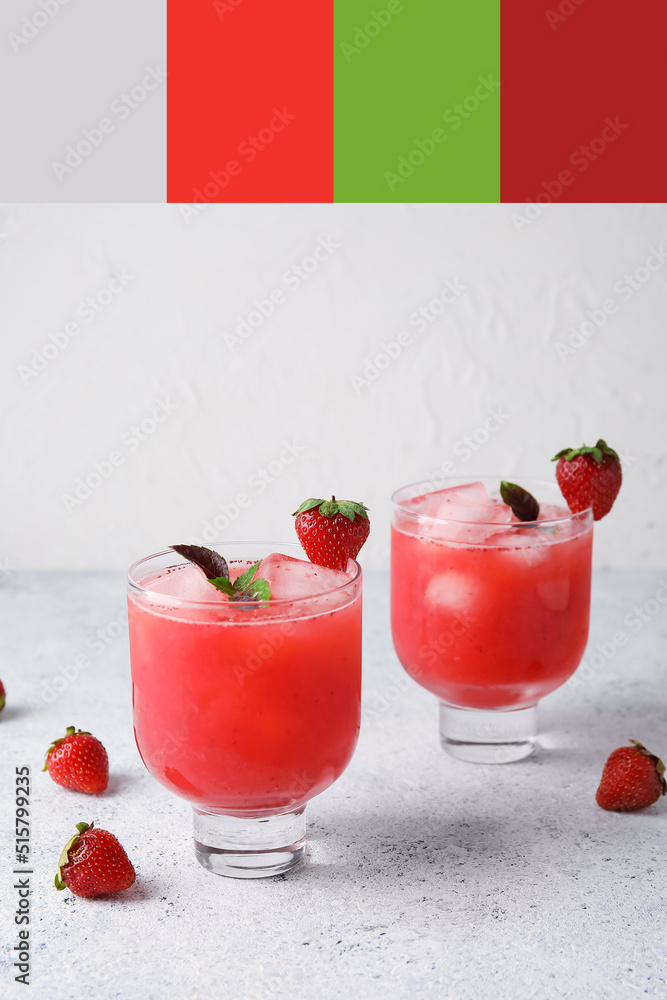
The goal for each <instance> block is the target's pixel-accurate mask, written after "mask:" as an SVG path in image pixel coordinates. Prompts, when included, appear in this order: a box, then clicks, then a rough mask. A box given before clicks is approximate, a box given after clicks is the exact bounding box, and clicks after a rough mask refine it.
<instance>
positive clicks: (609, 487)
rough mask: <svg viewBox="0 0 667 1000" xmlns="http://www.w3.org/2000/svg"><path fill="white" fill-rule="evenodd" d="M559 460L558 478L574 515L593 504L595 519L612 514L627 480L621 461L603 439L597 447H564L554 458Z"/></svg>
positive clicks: (553, 460)
mask: <svg viewBox="0 0 667 1000" xmlns="http://www.w3.org/2000/svg"><path fill="white" fill-rule="evenodd" d="M551 461H552V462H558V465H557V466H556V479H557V480H558V485H559V486H560V490H561V493H562V494H563V496H564V497H565V500H566V501H567V505H568V507H569V508H570V510H571V511H572V513H573V514H577V513H579V511H582V510H586V508H587V507H591V506H592V507H593V520H594V521H599V520H600V518H602V517H604V516H605V514H608V513H609V511H610V510H611V508H612V505H613V503H614V500H615V499H616V497H617V496H618V491H619V490H620V488H621V483H622V481H623V473H622V471H621V461H620V459H619V457H618V455H617V453H616V452H615V451H614V449H613V448H610V447H609V445H608V444H607V442H606V441H604V440H603V439H602V438H600V440H599V441H598V442H597V444H596V445H595V447H593V448H589V447H588V446H587V445H582V446H581V448H563V450H562V451H559V452H558V454H557V455H554V457H553V458H552V459H551Z"/></svg>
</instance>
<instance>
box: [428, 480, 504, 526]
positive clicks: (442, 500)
mask: <svg viewBox="0 0 667 1000" xmlns="http://www.w3.org/2000/svg"><path fill="white" fill-rule="evenodd" d="M420 499H421V500H422V504H421V505H420V513H422V514H425V515H426V516H427V517H444V518H451V519H452V520H455V521H471V520H479V518H477V517H476V514H475V511H476V508H478V507H485V506H486V505H487V504H488V503H489V498H488V496H487V493H486V490H485V489H484V486H483V484H482V483H467V484H466V485H465V486H449V487H447V489H444V490H436V491H435V492H434V493H427V494H426V495H425V496H424V497H422V498H420Z"/></svg>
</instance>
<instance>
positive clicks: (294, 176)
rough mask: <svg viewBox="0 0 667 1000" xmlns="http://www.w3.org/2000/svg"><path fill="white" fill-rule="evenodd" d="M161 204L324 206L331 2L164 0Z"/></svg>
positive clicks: (329, 159) (329, 148)
mask: <svg viewBox="0 0 667 1000" xmlns="http://www.w3.org/2000/svg"><path fill="white" fill-rule="evenodd" d="M167 69H168V73H169V75H168V80H167V107H168V111H167V201H169V202H296V201H306V202H308V201H311V202H322V201H332V200H333V0H290V2H289V3H287V4H283V3H276V2H275V0H188V2H187V3H186V2H185V0H168V3H167Z"/></svg>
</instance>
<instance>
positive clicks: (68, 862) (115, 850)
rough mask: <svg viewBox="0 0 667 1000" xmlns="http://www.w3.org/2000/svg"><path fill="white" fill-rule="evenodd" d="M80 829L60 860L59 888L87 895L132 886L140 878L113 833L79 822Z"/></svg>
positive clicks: (102, 894)
mask: <svg viewBox="0 0 667 1000" xmlns="http://www.w3.org/2000/svg"><path fill="white" fill-rule="evenodd" d="M76 828H77V830H78V833H76V834H75V835H74V836H73V837H72V839H71V840H70V841H68V842H67V844H66V845H65V847H64V849H63V852H62V854H61V855H60V859H59V861H58V873H57V875H56V877H55V886H56V889H65V888H67V889H70V890H71V892H73V893H74V895H75V896H84V897H87V898H91V897H93V896H106V895H107V894H108V893H111V892H123V890H124V889H129V888H130V886H131V885H132V884H133V882H134V880H135V877H136V876H135V872H134V867H133V865H132V862H131V861H130V859H129V858H128V856H127V854H126V853H125V851H124V849H123V847H122V846H121V844H120V843H119V841H118V839H117V838H116V837H114V835H113V833H109V831H108V830H100V829H98V828H97V827H96V826H95V824H94V823H90V824H88V823H77V824H76Z"/></svg>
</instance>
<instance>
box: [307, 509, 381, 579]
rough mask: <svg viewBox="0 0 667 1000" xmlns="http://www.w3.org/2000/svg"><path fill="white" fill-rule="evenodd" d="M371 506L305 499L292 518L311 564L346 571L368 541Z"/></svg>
mask: <svg viewBox="0 0 667 1000" xmlns="http://www.w3.org/2000/svg"><path fill="white" fill-rule="evenodd" d="M367 511H368V507H366V506H365V504H363V503H356V502H355V501H353V500H336V498H335V497H332V498H331V500H313V499H312V498H311V499H310V500H304V501H303V503H302V504H301V506H300V507H299V509H298V510H296V511H295V512H294V514H293V515H292V516H293V517H296V521H295V522H294V527H295V528H296V533H297V535H298V536H299V541H300V542H301V544H302V546H303V549H304V552H305V553H306V555H307V556H308V558H309V559H310V561H311V562H313V563H317V565H318V566H328V567H329V568H330V569H340V570H344V569H345V568H346V566H347V561H348V559H355V558H356V556H357V553H358V552H359V549H360V548H361V546H362V545H363V544H364V542H365V541H366V539H367V538H368V533H369V531H370V530H371V522H370V521H369V519H368V513H367Z"/></svg>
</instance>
